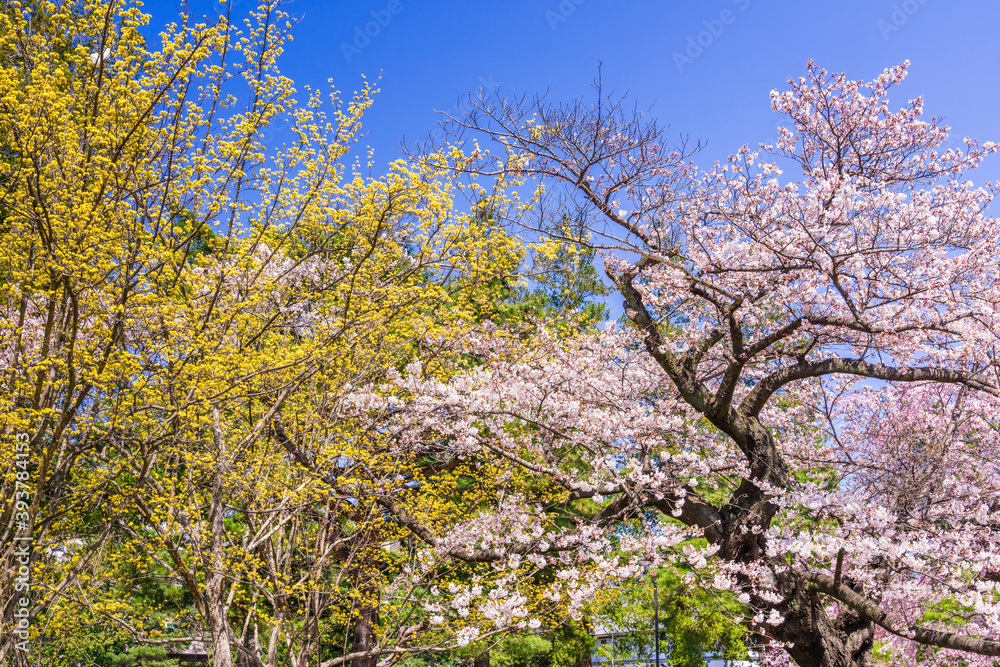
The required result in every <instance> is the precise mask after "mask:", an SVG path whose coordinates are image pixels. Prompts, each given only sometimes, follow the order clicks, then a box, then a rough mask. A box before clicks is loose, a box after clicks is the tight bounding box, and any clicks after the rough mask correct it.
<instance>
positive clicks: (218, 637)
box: [205, 408, 233, 667]
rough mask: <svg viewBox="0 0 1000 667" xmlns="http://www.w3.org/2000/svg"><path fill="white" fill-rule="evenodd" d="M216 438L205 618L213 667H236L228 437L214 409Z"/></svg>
mask: <svg viewBox="0 0 1000 667" xmlns="http://www.w3.org/2000/svg"><path fill="white" fill-rule="evenodd" d="M212 417H213V422H212V426H213V435H214V437H215V445H216V447H217V448H218V461H217V462H216V467H215V474H214V479H213V480H212V503H211V505H210V507H209V510H208V523H209V526H210V527H211V533H210V536H209V540H210V548H211V551H210V556H209V563H208V568H207V570H208V571H207V574H206V575H205V612H206V613H205V615H206V616H207V617H208V618H207V620H208V627H209V631H210V632H211V633H212V667H233V653H232V646H231V645H230V643H229V623H228V619H227V618H226V599H225V578H226V574H225V556H226V525H225V516H224V510H225V506H224V500H225V498H224V493H225V480H224V475H225V472H226V468H227V467H228V463H229V457H228V452H227V449H226V440H225V436H224V435H223V433H222V426H221V418H220V416H219V410H218V409H217V408H216V409H213V411H212Z"/></svg>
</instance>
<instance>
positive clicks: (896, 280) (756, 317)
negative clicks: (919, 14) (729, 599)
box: [358, 63, 1000, 667]
mask: <svg viewBox="0 0 1000 667" xmlns="http://www.w3.org/2000/svg"><path fill="white" fill-rule="evenodd" d="M907 67H908V64H906V63H904V64H902V65H899V66H896V67H892V68H890V69H887V70H886V71H885V72H884V73H882V74H881V75H879V76H878V77H877V78H876V79H875V80H874V81H871V82H867V83H866V82H860V81H852V80H849V79H847V78H846V77H845V76H844V75H838V74H831V73H828V72H826V71H825V70H823V69H820V68H819V67H817V66H815V65H814V64H812V63H810V64H809V66H808V72H807V75H806V76H805V77H802V78H799V79H794V80H789V85H790V89H789V90H788V91H785V92H777V91H775V92H773V93H772V94H771V105H772V108H773V109H774V110H775V111H776V112H779V113H781V114H783V115H784V116H785V118H786V125H785V127H783V128H782V129H781V130H780V133H779V137H778V139H777V141H776V143H775V144H774V145H763V146H761V148H760V150H752V149H750V148H749V147H746V146H745V147H743V148H741V149H740V150H738V151H737V152H736V153H735V154H734V155H731V156H730V157H729V158H728V159H727V160H725V161H722V162H719V163H716V164H715V166H714V167H713V168H711V169H708V170H705V171H702V170H699V169H696V168H695V167H694V165H693V163H692V160H691V156H692V154H693V152H694V149H697V147H693V148H692V147H689V146H686V145H683V144H682V145H680V146H670V145H668V144H667V143H666V142H665V141H664V135H663V130H662V129H661V128H660V127H658V126H657V125H656V124H655V122H652V121H649V120H647V119H646V118H645V115H644V113H642V112H641V111H638V110H636V111H630V110H628V109H627V108H626V107H625V106H624V104H623V102H622V100H621V99H619V98H616V97H614V96H613V95H607V94H605V93H604V92H603V91H602V90H601V88H600V86H598V88H597V93H598V102H597V103H596V104H595V105H593V106H588V105H586V104H584V103H582V102H574V103H572V104H568V105H561V106H553V105H549V104H547V103H545V102H544V101H543V100H539V99H534V100H529V99H526V98H522V99H519V100H518V99H511V98H502V99H473V100H471V101H470V107H469V109H468V115H467V116H464V117H461V118H456V119H453V124H454V125H455V126H456V128H457V129H458V130H460V131H461V132H465V133H471V134H472V135H473V136H475V137H479V138H484V137H485V138H488V139H491V140H493V141H495V142H497V143H498V144H500V145H502V146H504V147H505V149H506V151H507V154H506V155H502V156H500V158H499V159H497V158H492V157H489V156H484V158H483V159H480V160H478V161H475V162H470V164H469V165H468V166H467V167H466V169H468V170H469V171H471V172H475V173H478V174H511V173H515V174H517V175H518V176H519V177H528V178H534V179H536V180H537V182H538V183H539V191H538V201H539V206H538V207H537V209H536V210H540V211H541V212H542V215H541V217H540V218H537V217H536V218H533V220H535V221H536V222H532V223H530V224H529V223H528V222H527V219H521V220H519V222H521V223H522V224H524V225H526V226H530V227H533V228H534V229H535V230H536V231H538V232H541V233H543V234H548V235H549V237H550V238H551V239H552V241H553V242H560V241H567V240H568V239H566V238H565V237H562V238H560V232H559V227H558V225H556V224H555V223H556V222H557V220H563V219H564V215H565V211H567V210H570V211H572V215H571V216H570V217H571V218H572V219H573V220H577V221H579V225H580V226H581V228H582V229H583V230H584V231H586V232H587V233H589V234H590V238H591V239H592V241H591V243H590V245H591V247H595V248H598V249H599V250H600V251H601V252H602V253H603V254H604V258H605V267H606V272H607V275H608V276H609V278H610V279H611V281H613V283H614V285H615V287H616V289H617V291H618V292H619V293H620V294H621V296H622V297H623V299H624V313H625V320H626V321H627V326H625V327H624V328H620V329H609V330H607V331H605V332H603V333H601V334H598V335H593V334H582V335H579V336H576V337H574V338H572V339H566V338H559V337H556V336H551V335H547V334H545V333H544V332H543V333H541V334H539V335H538V336H536V337H533V338H532V337H525V336H524V335H523V334H522V335H521V336H508V335H506V334H504V332H501V331H497V330H484V331H483V332H482V333H481V335H480V336H478V337H475V338H472V339H469V340H468V341H467V344H468V346H469V352H468V353H469V355H470V359H473V360H474V362H472V363H470V366H469V368H468V369H467V370H466V371H465V372H463V373H459V374H458V375H456V376H454V377H452V378H450V379H447V380H442V379H440V378H436V377H434V376H433V375H430V374H427V373H426V372H424V371H423V370H422V369H421V368H420V367H418V366H411V367H410V368H409V372H408V373H404V374H402V375H400V377H398V378H396V379H395V380H394V381H393V382H392V383H390V385H384V386H382V387H379V388H373V389H372V392H371V394H369V395H367V398H366V399H365V400H367V401H369V403H368V404H367V405H366V407H365V409H368V410H371V409H373V408H375V407H376V406H378V405H386V404H387V403H386V401H387V400H390V401H392V402H393V405H395V406H396V407H395V408H394V410H392V411H387V412H385V413H384V415H385V417H384V419H385V421H386V422H388V423H389V424H390V425H391V426H388V427H386V428H387V429H388V430H387V431H386V432H387V433H388V434H389V435H387V437H390V436H391V438H392V439H394V440H393V441H394V442H395V443H396V446H397V447H399V448H403V449H406V450H408V451H411V452H412V451H413V450H417V451H419V450H421V448H426V447H429V446H431V445H432V443H433V446H435V447H440V446H441V443H442V442H446V443H447V446H448V448H449V451H451V452H453V453H454V455H455V456H458V457H483V456H487V457H495V458H496V459H497V460H498V461H502V462H504V464H505V465H509V466H511V468H512V469H520V470H524V471H530V472H531V473H532V474H533V475H536V476H537V477H538V479H540V480H544V483H543V482H541V481H540V482H539V483H538V484H539V486H538V489H539V493H538V495H536V496H534V497H532V496H526V495H522V496H520V497H514V496H513V494H511V495H509V496H508V497H507V498H505V503H499V504H498V505H497V507H499V508H500V510H498V512H499V513H490V514H487V513H479V514H475V515H470V516H469V517H466V518H464V519H463V520H462V521H458V522H455V523H452V524H449V525H447V526H442V525H435V526H431V525H423V524H421V522H420V519H419V515H418V514H417V513H415V512H413V511H411V510H410V509H408V506H407V503H406V502H405V501H403V500H400V499H394V498H389V497H385V498H382V502H383V504H384V506H385V507H386V508H387V509H388V510H389V511H390V512H391V513H392V514H393V515H394V516H395V517H396V518H397V520H398V521H400V522H401V523H402V524H403V525H406V526H408V527H409V528H410V529H411V530H412V531H413V532H414V533H415V534H416V535H418V536H419V537H420V538H422V539H423V540H424V541H425V542H426V543H427V544H428V545H429V546H430V548H431V549H433V550H435V551H436V552H438V553H440V554H443V555H448V556H450V557H452V558H456V559H462V560H466V561H490V562H503V561H504V560H505V559H509V558H511V557H515V556H516V557H518V558H531V559H533V561H534V562H536V563H537V564H538V565H539V566H540V567H542V566H549V567H554V568H560V574H559V577H560V578H561V579H559V580H558V582H557V584H554V585H552V586H551V588H550V590H549V592H548V593H547V594H548V595H553V596H559V595H566V596H567V597H566V601H567V603H568V604H569V605H570V607H571V608H579V607H580V606H582V605H584V604H585V603H586V602H587V600H588V599H589V596H591V595H592V592H593V591H594V590H595V589H596V587H599V586H600V585H602V584H601V583H600V582H602V581H607V577H608V576H611V577H615V576H631V575H632V574H635V573H637V572H639V571H640V567H641V566H642V565H646V564H653V565H658V564H660V563H667V564H683V565H684V566H686V567H688V568H691V569H692V571H693V573H694V574H691V575H690V578H691V581H692V583H698V585H702V586H706V587H710V588H714V589H716V590H733V591H735V592H736V593H737V594H738V596H739V600H740V601H741V602H742V603H743V604H744V605H746V609H747V619H746V620H748V621H749V623H750V625H751V626H752V627H753V628H755V629H756V630H757V631H759V632H761V633H763V634H764V635H765V636H766V637H767V639H768V642H769V646H770V648H771V649H783V650H784V652H785V656H786V657H785V658H784V659H785V660H787V659H788V658H789V657H790V659H791V660H793V661H794V662H795V663H796V664H799V665H803V666H810V667H812V666H817V667H820V666H821V667H834V666H852V667H853V666H861V665H870V664H874V663H877V662H879V661H884V662H888V663H891V664H949V665H950V664H965V665H981V666H983V667H985V666H986V665H993V664H996V662H995V661H996V658H997V657H998V656H1000V589H998V583H1000V501H998V498H1000V466H998V461H1000V448H998V439H997V422H996V419H995V415H996V414H997V408H998V398H1000V381H998V376H997V373H998V369H997V363H996V357H995V350H996V345H997V340H996V337H997V332H998V331H1000V329H998V322H997V321H996V317H997V315H996V313H997V307H998V304H1000V290H998V287H1000V286H998V282H997V281H998V277H1000V262H998V260H1000V256H998V255H1000V245H998V242H1000V225H998V224H997V221H996V220H995V219H993V218H991V217H990V216H989V215H988V212H987V207H988V205H989V204H990V202H991V200H992V198H993V196H994V194H995V190H994V189H993V187H992V186H987V187H976V186H974V185H972V184H971V183H970V182H969V181H968V180H967V178H968V173H969V172H970V170H973V169H975V168H976V167H977V166H978V165H979V164H980V162H981V161H982V160H983V159H984V158H985V157H986V156H987V155H988V154H990V153H993V152H995V151H996V149H997V147H996V146H995V145H993V144H992V143H979V142H977V141H974V140H971V139H966V140H965V143H964V147H963V148H961V149H954V148H952V149H945V148H944V143H945V141H946V138H947V130H948V128H947V127H945V126H944V125H943V124H942V123H941V121H940V120H938V119H936V118H933V117H932V118H930V119H929V120H927V119H925V118H924V116H923V103H922V100H921V99H919V98H918V99H913V100H910V101H908V102H907V103H906V105H905V106H904V107H903V108H901V109H900V110H898V111H892V110H891V109H890V105H889V100H888V96H889V92H890V90H891V89H892V88H893V87H894V86H895V85H896V84H898V83H900V82H901V81H902V80H903V79H904V77H905V75H906V72H907ZM786 172H788V173H791V174H794V176H793V177H791V178H789V177H787V176H785V173H786ZM546 211H558V212H559V215H558V216H553V217H552V219H551V220H547V218H546V217H545V212H546ZM539 219H540V220H541V223H540V224H539V223H538V222H537V220H539ZM548 223H552V224H548ZM574 237H575V238H576V239H577V240H579V239H580V238H584V237H585V235H584V234H574ZM387 396H389V398H388V399H387V398H386V397H387ZM380 401H381V402H380ZM358 405H361V403H359V404H358ZM505 508H506V509H505ZM529 519H530V520H529ZM519 522H520V523H523V522H527V524H526V525H527V526H528V527H526V528H523V529H521V530H511V529H510V524H511V523H519ZM532 526H533V528H531V527H532ZM695 538H700V539H701V541H700V542H699V541H697V540H696V539H695ZM706 541H707V547H705V546H703V545H704V544H705V542H706ZM771 658H772V659H777V654H776V653H775V651H772V656H771Z"/></svg>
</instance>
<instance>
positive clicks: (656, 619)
mask: <svg viewBox="0 0 1000 667" xmlns="http://www.w3.org/2000/svg"><path fill="white" fill-rule="evenodd" d="M650 579H652V581H653V646H654V650H655V651H656V667H660V601H659V598H658V597H657V593H656V572H653V574H651V575H650Z"/></svg>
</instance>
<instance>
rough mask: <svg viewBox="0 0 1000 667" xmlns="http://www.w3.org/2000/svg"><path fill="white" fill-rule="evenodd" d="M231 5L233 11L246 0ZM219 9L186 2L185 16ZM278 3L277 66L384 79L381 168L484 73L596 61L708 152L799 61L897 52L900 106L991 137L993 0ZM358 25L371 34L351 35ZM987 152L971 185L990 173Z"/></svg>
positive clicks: (168, 15) (376, 125) (161, 0)
mask: <svg viewBox="0 0 1000 667" xmlns="http://www.w3.org/2000/svg"><path fill="white" fill-rule="evenodd" d="M235 1H236V2H237V3H238V6H237V8H236V12H237V13H241V12H245V11H247V10H248V9H249V8H250V7H251V5H252V4H253V0H235ZM217 6H218V5H217V4H216V3H212V2H209V0H191V13H192V15H196V16H197V15H202V14H207V13H210V12H214V11H217V10H216V8H217ZM285 9H286V11H288V12H290V13H291V14H292V15H293V16H294V17H296V18H297V19H298V20H299V23H298V25H297V26H296V27H295V29H294V30H293V35H294V37H295V39H294V41H293V42H292V43H291V44H289V45H288V48H287V50H286V54H285V56H283V59H282V61H281V69H282V71H283V73H285V74H286V75H288V76H290V77H292V78H293V79H294V80H295V81H296V82H297V83H309V84H311V85H315V86H326V83H325V82H326V80H327V79H328V78H332V79H333V80H334V83H335V84H336V85H337V87H338V88H339V89H341V90H343V91H346V92H349V91H352V90H355V89H356V88H358V87H360V85H361V82H362V79H361V76H362V75H363V74H364V75H367V76H368V77H369V78H370V79H374V78H375V77H377V76H379V75H381V77H382V78H381V84H380V87H381V90H382V92H381V93H380V94H379V95H378V97H377V98H376V101H375V105H374V107H373V108H372V110H371V111H370V113H369V115H368V116H367V118H366V128H367V131H368V137H367V139H366V141H367V142H368V143H369V144H370V145H371V146H372V147H373V148H374V149H375V151H376V161H377V162H378V163H382V164H384V163H385V162H388V161H390V160H392V159H395V158H396V157H398V156H399V154H400V153H399V150H398V143H399V141H400V140H401V139H403V138H404V137H405V138H406V139H409V140H413V139H421V138H425V137H426V136H427V134H428V132H430V131H431V130H433V129H434V127H435V124H436V122H437V120H438V116H437V115H436V114H435V113H434V110H435V109H437V110H447V109H449V108H453V107H454V105H455V103H456V101H457V99H458V98H459V97H460V96H461V95H463V94H468V93H469V92H473V91H475V90H477V89H478V88H479V87H480V86H482V85H484V84H485V85H487V86H493V85H496V84H499V86H500V89H501V91H502V92H507V93H523V92H528V93H535V92H542V91H545V90H546V89H548V90H549V91H550V93H549V94H550V96H551V99H553V100H561V99H571V98H574V97H577V96H580V95H586V94H587V93H588V91H589V84H590V82H591V81H592V80H593V79H594V77H595V75H596V71H597V70H596V65H597V63H598V62H602V63H603V71H604V76H605V79H606V81H607V84H608V85H609V86H611V87H613V88H615V89H616V90H620V91H625V90H629V91H630V95H631V97H632V99H634V100H635V101H636V102H638V103H639V104H640V105H642V106H647V105H652V111H653V113H654V115H656V116H657V117H658V118H659V119H660V120H661V122H663V123H667V124H669V125H670V131H671V132H672V133H675V134H678V135H679V134H687V135H689V136H690V137H691V139H693V140H701V141H703V142H707V148H706V150H705V152H704V153H703V154H702V158H701V159H702V160H703V161H704V162H706V163H708V162H711V161H713V160H715V159H717V158H723V157H725V156H726V155H728V154H729V153H731V152H733V151H734V150H735V149H736V148H737V147H739V146H740V145H742V144H743V143H749V144H751V145H756V144H757V143H760V142H768V141H771V140H772V139H773V138H774V136H775V129H776V128H777V126H778V124H779V122H780V117H779V116H778V115H777V114H774V113H772V112H771V111H770V109H769V105H768V93H769V92H770V90H771V89H773V88H779V89H781V88H782V87H783V85H784V82H785V79H786V78H787V77H788V76H799V75H800V74H802V73H803V72H804V71H805V63H806V61H807V60H808V59H809V58H813V59H815V60H816V62H817V63H818V64H819V65H820V66H822V67H825V68H827V69H829V70H833V71H846V72H847V73H848V75H849V76H850V77H851V78H866V79H867V78H871V77H873V76H875V75H876V74H877V73H878V72H880V71H881V70H882V69H884V68H885V67H887V66H890V65H893V64H896V63H899V62H901V61H903V60H906V59H908V60H910V61H911V63H912V67H911V71H910V76H909V78H908V79H907V81H906V83H905V84H904V85H903V86H902V87H901V88H899V89H898V91H897V94H898V97H899V103H903V102H905V100H906V98H909V97H915V96H917V95H924V96H925V99H926V110H927V111H928V113H930V114H935V115H939V116H944V117H946V120H947V122H948V123H949V124H950V125H952V126H953V127H954V129H955V133H956V134H957V135H959V136H966V135H968V136H975V137H978V138H980V139H983V140H1000V122H998V114H997V109H998V108H1000V69H998V68H1000V33H998V30H997V26H998V25H1000V3H997V2H995V1H987V0H975V1H972V0H905V1H901V0H838V1H836V2H832V1H828V2H815V1H809V0H796V1H793V0H707V1H695V0H689V1H684V0H631V1H628V0H626V1H624V2H609V1H607V0H503V1H500V0H497V1H494V2H460V1H458V0H437V1H434V2H432V1H430V0H349V1H348V0H295V1H294V2H290V3H288V4H287V5H286V6H285ZM145 10H146V11H148V12H150V13H151V14H152V15H153V19H152V23H153V26H154V27H155V26H157V25H160V24H163V23H166V22H168V21H170V20H172V19H173V18H174V17H175V16H176V11H177V2H176V1H175V0H148V1H147V2H146V5H145ZM379 19H381V23H379V22H378V20H379ZM366 28H367V30H368V33H369V34H372V35H374V36H371V37H369V36H368V35H365V36H363V37H359V34H363V33H364V31H365V29H366ZM376 28H377V30H376ZM366 40H367V42H366ZM993 162H1000V160H994V161H993ZM993 162H990V163H988V164H987V165H985V167H984V169H983V170H981V174H980V175H979V176H977V177H976V180H977V181H981V180H982V178H986V177H988V178H989V179H990V180H997V179H1000V165H997V164H994V163H993Z"/></svg>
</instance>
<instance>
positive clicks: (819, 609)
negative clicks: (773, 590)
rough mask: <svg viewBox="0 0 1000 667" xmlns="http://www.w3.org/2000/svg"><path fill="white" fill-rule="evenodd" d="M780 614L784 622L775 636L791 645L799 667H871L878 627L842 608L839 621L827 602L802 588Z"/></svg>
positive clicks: (798, 588) (777, 629)
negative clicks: (825, 606)
mask: <svg viewBox="0 0 1000 667" xmlns="http://www.w3.org/2000/svg"><path fill="white" fill-rule="evenodd" d="M782 607H784V608H783V609H782V608H779V609H778V611H780V612H781V613H783V614H784V616H785V621H784V623H782V624H781V625H779V626H777V627H775V628H773V629H772V630H771V634H772V636H774V637H775V638H776V639H778V640H780V641H783V642H787V643H788V644H789V646H788V648H787V649H786V650H787V651H788V654H789V655H790V656H791V657H792V659H793V660H794V661H795V663H796V664H797V665H799V667H870V665H871V664H872V647H873V646H874V644H875V624H874V623H872V622H871V621H869V620H867V619H863V618H861V617H860V615H859V614H857V613H856V612H854V611H853V610H851V609H849V608H847V607H845V606H843V605H841V607H840V612H839V613H838V614H837V616H836V618H830V617H829V616H828V615H827V614H826V610H825V609H824V600H823V598H821V597H820V595H819V594H817V593H816V592H814V591H808V590H805V589H804V587H802V586H801V585H799V586H797V587H796V590H795V592H794V593H793V594H792V596H791V597H790V599H788V600H786V603H785V604H784V605H782Z"/></svg>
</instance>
